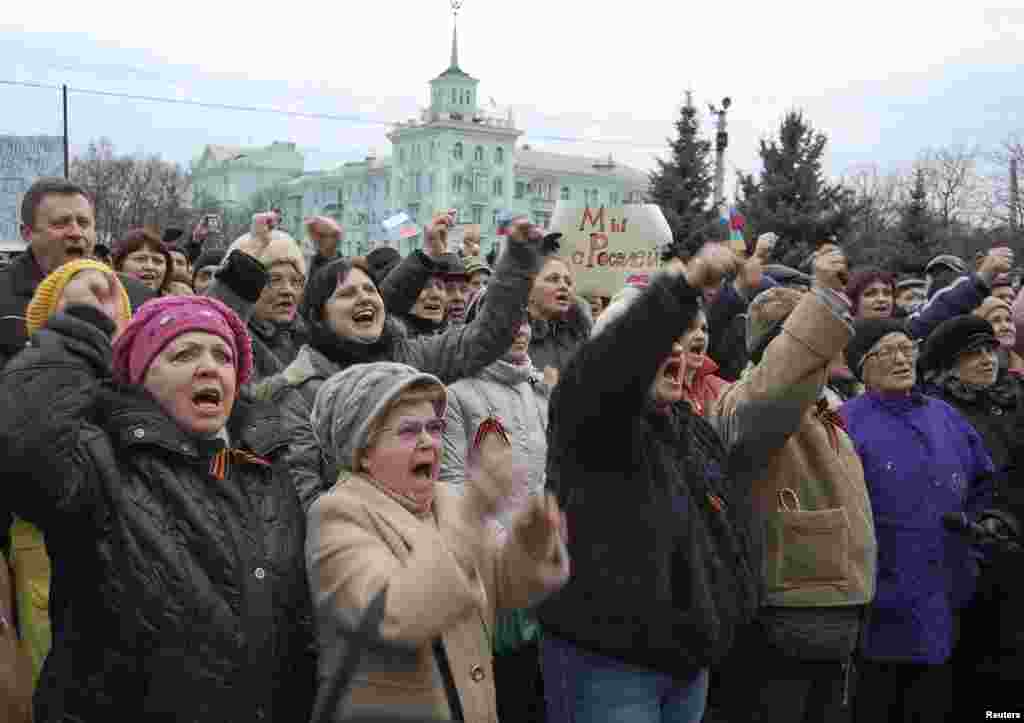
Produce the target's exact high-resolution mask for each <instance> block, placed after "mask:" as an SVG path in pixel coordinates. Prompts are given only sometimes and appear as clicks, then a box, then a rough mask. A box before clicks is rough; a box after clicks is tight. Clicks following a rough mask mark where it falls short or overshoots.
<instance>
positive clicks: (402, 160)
mask: <svg viewBox="0 0 1024 723" xmlns="http://www.w3.org/2000/svg"><path fill="white" fill-rule="evenodd" d="M398 162H399V163H405V149H404V148H399V149H398Z"/></svg>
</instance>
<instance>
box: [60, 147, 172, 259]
mask: <svg viewBox="0 0 1024 723" xmlns="http://www.w3.org/2000/svg"><path fill="white" fill-rule="evenodd" d="M71 179H72V180H73V181H75V182H77V183H79V184H81V185H82V186H83V187H84V188H85V189H86V190H87V191H89V193H90V194H91V195H92V197H93V200H94V202H95V206H96V226H97V231H98V236H99V240H101V241H104V242H105V243H108V244H110V243H112V242H113V241H115V240H116V239H118V238H120V237H121V236H123V235H124V234H125V232H126V231H127V230H128V229H129V228H131V227H133V226H146V225H148V226H153V227H156V228H158V229H163V228H166V227H167V226H170V225H179V226H181V227H183V228H188V227H189V226H190V217H191V210H190V209H189V208H188V207H187V200H188V191H189V187H190V185H191V178H190V177H189V175H188V174H187V173H186V172H185V171H184V170H183V169H182V167H181V166H180V165H178V164H176V163H171V162H169V161H164V160H161V158H160V157H159V156H156V155H154V156H149V157H140V156H132V155H125V156H118V155H117V153H116V151H115V149H114V144H113V143H112V142H111V141H110V139H109V138H100V139H99V140H97V141H93V142H92V143H90V144H89V147H88V149H87V150H86V152H85V153H84V154H83V155H81V156H77V157H75V158H74V159H73V160H72V162H71Z"/></svg>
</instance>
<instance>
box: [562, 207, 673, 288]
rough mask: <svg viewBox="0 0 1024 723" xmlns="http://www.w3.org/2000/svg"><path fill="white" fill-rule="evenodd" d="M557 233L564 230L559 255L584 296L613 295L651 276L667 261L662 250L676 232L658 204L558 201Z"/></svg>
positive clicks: (670, 241)
mask: <svg viewBox="0 0 1024 723" xmlns="http://www.w3.org/2000/svg"><path fill="white" fill-rule="evenodd" d="M550 230H551V231H558V232H561V233H562V239H561V249H560V250H559V256H560V257H561V258H563V259H565V261H566V263H567V264H568V265H569V270H570V271H571V272H572V275H573V280H574V282H575V285H576V291H577V293H579V294H584V295H585V294H599V295H601V296H613V295H614V294H615V293H616V292H618V291H619V289H621V288H622V287H623V286H624V285H625V283H626V278H627V277H629V276H633V275H638V274H640V275H643V274H646V275H650V274H652V273H654V272H655V271H657V270H658V267H659V266H660V265H661V249H662V248H664V247H665V246H667V245H668V244H670V243H672V231H671V229H670V228H669V225H668V222H667V221H666V220H665V216H664V215H663V214H662V212H661V209H660V208H658V207H657V206H656V205H654V204H634V205H630V206H617V207H612V208H605V207H604V206H601V207H600V208H590V207H586V208H580V207H578V206H569V205H563V204H562V203H558V205H556V206H555V211H554V213H553V214H552V217H551V224H550Z"/></svg>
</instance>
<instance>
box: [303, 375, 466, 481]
mask: <svg viewBox="0 0 1024 723" xmlns="http://www.w3.org/2000/svg"><path fill="white" fill-rule="evenodd" d="M423 383H426V384H434V385H437V386H438V387H439V388H440V389H441V390H442V391H443V392H444V393H445V397H444V401H440V402H438V404H437V414H438V416H439V417H441V418H444V415H445V411H446V409H447V406H448V405H447V398H448V396H447V390H446V389H445V386H444V384H442V383H441V380H440V379H438V378H437V377H435V376H434V375H432V374H425V373H423V372H420V371H417V370H416V369H413V368H412V367H411V366H408V365H406V364H396V363H394V362H376V363H374V364H353V365H352V366H350V367H349V368H348V369H345V370H344V371H341V372H338V373H337V374H335V375H334V376H332V377H331V378H329V379H328V380H327V381H325V382H324V383H323V384H322V385H321V386H320V389H319V390H318V391H317V393H316V399H315V400H314V401H313V411H312V412H310V415H309V418H310V423H311V424H312V425H313V431H314V432H315V433H316V437H317V441H318V442H319V444H320V448H321V449H322V450H323V452H324V453H325V454H326V455H327V457H328V458H330V459H332V460H334V462H335V463H336V464H337V465H338V468H339V469H349V470H352V471H356V470H355V469H354V464H355V456H356V452H357V451H358V450H360V449H362V448H364V447H365V446H366V443H367V441H368V435H369V431H370V427H371V425H372V424H373V421H374V420H375V419H377V418H378V417H379V416H380V415H381V414H383V413H384V411H385V410H386V409H387V408H388V406H389V405H390V404H391V403H392V402H393V401H394V400H395V399H397V398H398V397H399V396H400V395H401V394H402V392H404V391H405V390H406V389H408V388H409V387H410V386H412V385H414V384H423ZM334 482H335V480H329V483H330V484H334Z"/></svg>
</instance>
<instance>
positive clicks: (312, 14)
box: [0, 0, 1024, 186]
mask: <svg viewBox="0 0 1024 723" xmlns="http://www.w3.org/2000/svg"><path fill="white" fill-rule="evenodd" d="M1013 4H1016V5H1019V6H1020V5H1022V3H1021V0H1004V2H1003V3H1002V4H1001V5H999V4H989V3H988V2H984V0H982V1H981V2H960V3H956V4H948V3H943V2H942V1H941V0H940V1H939V2H936V1H935V0H930V1H929V2H921V1H919V0H886V1H885V2H879V1H877V0H862V1H861V2H859V3H856V4H853V3H849V2H843V3H836V2H829V1H828V0H825V1H824V2H822V0H816V1H815V2H804V1H803V0H799V1H794V0H785V1H781V2H775V3H766V2H760V1H759V2H734V3H731V4H729V3H721V2H717V3H700V4H696V3H676V2H667V1H664V0H662V1H660V2H659V1H657V0H632V2H629V3H614V4H611V3H591V2H586V3H585V2H582V1H581V0H562V1H561V2H559V1H558V0H518V1H517V2H497V1H496V0H465V3H464V7H463V9H462V11H461V13H460V15H459V52H460V65H461V67H462V68H463V70H465V71H466V72H468V73H470V74H472V75H473V76H475V77H477V78H479V79H480V80H481V84H480V92H479V94H478V98H480V99H482V100H484V101H487V100H488V99H489V98H492V97H493V98H494V99H495V101H496V102H497V103H498V104H499V105H500V106H502V107H511V108H512V109H513V110H514V112H515V114H516V120H517V124H518V125H519V126H520V127H522V128H523V129H524V130H525V131H526V134H525V136H524V138H523V141H524V142H529V143H532V144H533V145H534V146H535V147H538V148H545V149H548V150H552V151H556V152H563V153H580V154H585V155H598V154H600V155H606V154H608V153H609V152H610V153H612V154H613V155H614V156H615V157H616V158H617V159H619V160H621V161H623V162H627V163H630V164H632V165H634V166H637V167H639V168H644V169H646V168H649V167H651V165H652V164H653V160H652V159H653V157H654V155H655V154H656V153H661V152H663V149H664V138H665V137H666V136H667V135H668V134H670V133H671V132H672V123H673V121H674V119H675V117H676V115H677V112H678V107H679V104H680V102H681V101H682V98H683V91H684V90H686V89H687V88H692V89H693V90H694V93H695V97H696V99H697V101H698V102H699V104H700V107H701V108H702V109H706V107H707V103H708V101H716V102H717V101H718V100H720V99H721V98H722V97H723V96H725V95H728V96H731V97H732V99H733V105H732V109H731V111H730V131H731V147H730V149H729V165H730V167H731V168H732V169H736V168H740V169H745V170H749V169H756V164H757V145H758V141H759V140H760V139H761V138H763V137H765V136H766V135H769V134H771V133H772V132H773V131H774V129H775V128H776V127H777V126H778V122H779V120H780V119H781V117H782V115H783V114H784V113H785V112H786V111H787V110H788V109H791V108H800V109H803V110H804V111H805V113H806V115H807V117H808V118H809V119H810V121H811V122H812V123H813V124H814V125H815V126H816V127H817V128H819V129H820V130H823V131H825V132H826V133H828V135H829V138H830V143H829V149H830V152H829V158H828V168H827V170H828V171H829V173H831V174H832V175H840V174H842V173H844V172H847V171H848V170H850V169H851V168H852V167H856V166H857V165H858V164H863V163H871V162H875V163H878V164H879V165H880V166H882V167H883V168H891V167H895V166H899V165H901V164H904V163H906V162H909V161H911V160H912V159H913V158H914V157H915V156H916V155H917V154H918V153H919V152H920V150H921V149H922V148H923V147H925V146H929V145H932V146H940V145H949V144H952V143H967V144H973V143H977V144H981V145H983V146H989V147H991V146H995V145H996V144H998V143H999V141H1000V140H1002V139H1003V138H1005V137H1006V136H1007V135H1008V134H1009V133H1011V132H1014V131H1018V130H1024V68H1022V64H1021V57H1022V53H1021V48H1022V47H1024V45H1022V41H1024V7H1018V8H1016V9H1014V8H1010V7H1008V6H1010V5H1013ZM451 29H452V19H451V14H450V9H449V5H448V2H446V1H445V0H400V1H398V2H368V3H360V2H356V1H355V0H342V2H337V3H319V2H318V3H301V2H300V3H280V2H273V3H266V2H261V1H259V0H256V1H254V2H246V3H240V2H235V1H231V0H229V1H228V2H211V1H210V0H205V1H203V2H200V1H199V0H176V2H174V3H162V4H160V5H159V6H149V7H144V6H140V5H139V4H137V3H134V2H132V3H129V2H104V1H103V0H96V1H94V2H89V3H83V2H81V1H80V0H76V1H75V2H64V1H63V0H51V1H50V2H47V3H45V4H40V5H36V4H34V3H26V2H19V3H4V8H3V13H2V16H0V81H2V80H17V81H23V82H35V83H44V84H60V83H67V84H68V85H70V86H72V87H75V88H83V89H92V90H100V91H109V92H120V93H128V94H135V95H146V96H161V97H171V98H180V99H190V100H197V101H204V102H213V103H223V104H238V105H246V106H260V107H266V108H280V109H287V110H292V111H301V112H308V113H326V114H331V115H338V116H346V117H352V116H355V117H358V118H363V119H366V120H368V121H378V122H377V123H373V122H367V123H358V122H354V121H344V122H343V121H327V120H308V119H298V118H288V117H283V116H275V115H271V114H260V113H247V112H240V111H224V110H209V109H202V108H196V107H189V106H184V105H171V104H164V103H154V102H148V101H141V100H124V99H117V98H111V97H100V96H89V95H83V94H79V93H73V94H72V95H71V111H70V113H69V119H70V125H71V134H70V135H71V139H72V142H73V144H75V146H76V147H77V146H78V145H79V144H83V143H85V142H87V141H88V140H89V139H91V138H95V137H98V136H100V135H107V136H109V137H110V138H112V139H113V140H114V142H115V144H116V145H117V147H118V149H119V150H122V151H145V152H150V153H160V154H162V155H163V156H164V157H166V158H172V159H174V160H178V161H183V162H187V160H188V159H189V158H190V157H192V156H193V155H195V154H197V153H198V152H199V151H200V150H201V148H202V146H203V144H205V143H208V142H213V143H231V144H249V143H254V144H265V143H269V142H271V141H273V140H293V141H295V142H297V143H298V144H299V146H300V147H301V148H303V149H304V150H306V151H308V156H307V167H309V168H311V169H312V168H318V167H331V166H333V165H335V164H337V163H339V162H341V161H344V160H349V159H353V158H361V157H363V156H364V155H365V154H366V152H367V151H368V150H369V149H371V148H374V149H376V150H377V151H378V153H388V152H390V150H389V143H388V141H387V139H386V138H385V133H386V132H387V125H386V124H385V123H381V122H390V121H394V120H400V119H405V118H408V117H410V116H412V115H414V114H415V113H416V110H417V108H419V107H421V106H423V105H425V104H426V103H427V82H428V81H429V80H430V78H432V77H434V76H435V75H437V74H438V73H440V72H441V71H443V70H444V69H445V68H446V67H447V65H448V56H449V52H450V45H451ZM703 119H704V127H705V128H706V129H707V130H708V132H709V133H710V131H711V128H710V125H711V119H710V117H709V116H708V115H707V113H706V112H705V113H704V117H703ZM59 131H60V115H59V101H58V98H57V97H56V94H55V93H54V92H53V91H50V90H41V89H35V88H12V87H11V86H5V85H0V133H17V134H35V133H58V132H59ZM551 137H571V138H579V139H584V140H586V141H587V142H581V143H567V142H555V141H552V140H549V139H550V138H551ZM731 176H732V174H730V179H731ZM728 185H729V186H731V185H732V182H731V180H730V181H729V183H728Z"/></svg>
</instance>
